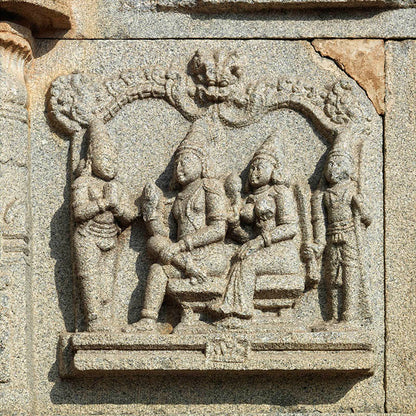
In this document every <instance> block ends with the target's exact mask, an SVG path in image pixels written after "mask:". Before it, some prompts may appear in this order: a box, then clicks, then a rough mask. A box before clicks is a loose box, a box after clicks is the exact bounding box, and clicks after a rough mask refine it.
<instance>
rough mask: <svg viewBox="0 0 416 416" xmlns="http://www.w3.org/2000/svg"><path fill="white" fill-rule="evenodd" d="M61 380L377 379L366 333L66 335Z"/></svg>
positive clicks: (61, 346) (61, 348)
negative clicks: (207, 376) (168, 376)
mask: <svg viewBox="0 0 416 416" xmlns="http://www.w3.org/2000/svg"><path fill="white" fill-rule="evenodd" d="M58 354H59V361H60V363H59V364H60V375H61V377H77V376H82V377H85V376H102V375H120V374H140V373H147V374H149V372H150V373H154V374H157V373H167V372H168V373H169V372H176V373H181V372H182V373H186V372H188V371H192V374H195V372H198V371H200V372H217V373H227V372H240V373H241V372H250V373H253V372H254V373H266V372H267V373H277V372H286V373H288V372H290V373H293V372H301V373H319V372H325V373H353V374H368V375H369V374H372V373H373V366H374V351H373V347H372V343H371V340H370V339H369V337H368V335H367V334H365V333H363V332H362V331H357V330H355V331H354V330H351V331H347V330H346V331H344V332H341V331H339V332H328V331H322V332H281V333H278V334H272V335H270V334H265V333H264V334H261V333H258V332H257V333H253V332H251V333H249V332H246V333H243V332H242V331H239V332H238V333H235V334H234V333H233V332H232V331H229V330H228V331H220V330H219V331H217V332H211V333H209V334H207V333H205V334H202V333H201V334H192V335H191V334H170V335H154V334H151V335H150V334H149V335H144V334H140V333H130V334H126V333H117V332H111V333H106V332H101V333H87V332H84V333H64V334H62V335H61V337H60V343H59V350H58Z"/></svg>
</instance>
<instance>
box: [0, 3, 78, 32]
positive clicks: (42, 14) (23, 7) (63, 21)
mask: <svg viewBox="0 0 416 416" xmlns="http://www.w3.org/2000/svg"><path fill="white" fill-rule="evenodd" d="M0 10H3V11H6V12H9V13H13V14H15V15H17V16H19V17H20V18H23V19H25V20H26V21H27V22H28V24H29V25H30V26H31V28H32V29H33V30H34V31H35V32H44V31H51V30H56V29H61V30H65V29H70V28H71V19H70V15H71V10H70V7H69V5H68V2H67V0H0Z"/></svg>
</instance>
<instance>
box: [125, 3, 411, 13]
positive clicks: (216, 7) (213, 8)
mask: <svg viewBox="0 0 416 416" xmlns="http://www.w3.org/2000/svg"><path fill="white" fill-rule="evenodd" d="M121 3H122V5H124V8H126V9H133V10H134V9H136V10H140V11H145V10H146V9H147V10H152V9H153V10H160V11H164V10H175V9H177V10H183V11H189V12H202V13H203V12H207V13H211V12H213V13H218V12H237V13H241V12H256V11H264V10H279V9H288V8H296V9H311V8H343V7H350V8H351V7H359V8H402V7H412V6H414V3H412V2H411V1H407V0H403V1H402V0H147V1H142V2H138V1H137V0H121Z"/></svg>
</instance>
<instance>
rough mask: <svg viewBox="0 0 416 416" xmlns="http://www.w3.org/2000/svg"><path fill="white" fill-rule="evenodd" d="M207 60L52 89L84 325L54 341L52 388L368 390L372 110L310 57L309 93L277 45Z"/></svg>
mask: <svg viewBox="0 0 416 416" xmlns="http://www.w3.org/2000/svg"><path fill="white" fill-rule="evenodd" d="M207 45H208V46H209V47H207ZM203 46H204V47H201V45H198V43H197V42H195V43H192V44H191V43H190V45H189V46H187V47H186V48H184V49H183V50H178V49H175V48H176V47H173V46H172V47H170V46H168V45H167V46H166V50H167V55H166V57H162V56H161V57H160V58H159V59H158V62H159V64H160V66H155V65H154V62H155V59H154V57H153V55H150V57H148V58H146V57H143V55H139V56H141V57H140V59H137V68H138V69H133V70H124V69H123V66H119V64H117V65H115V66H114V67H113V66H110V67H109V68H107V69H106V68H104V67H100V66H99V65H100V64H99V63H98V62H99V60H98V58H96V60H97V63H98V64H97V65H98V66H97V68H99V69H98V70H95V71H91V72H90V73H86V72H82V73H74V74H71V73H70V74H68V75H64V76H61V77H59V78H57V79H56V80H55V81H54V82H53V83H52V85H51V89H50V94H49V97H50V100H49V101H48V112H49V119H50V121H51V122H52V123H53V127H54V128H55V129H56V130H57V131H59V132H60V135H61V137H62V138H67V139H69V140H70V146H71V148H70V154H69V159H70V160H69V164H68V168H69V172H70V175H71V182H72V188H71V204H70V206H68V207H67V209H68V210H69V209H71V212H72V220H71V221H72V226H73V232H72V244H73V254H74V266H76V267H74V277H75V279H74V281H75V288H76V293H77V294H78V295H76V296H75V299H77V298H78V299H79V302H80V307H79V312H80V315H79V317H80V318H82V319H78V321H77V322H76V325H77V331H76V332H73V331H71V332H68V333H64V334H62V337H61V340H60V346H59V360H60V371H61V375H62V376H83V375H93V374H101V375H102V374H104V373H107V374H120V373H123V374H125V373H127V374H134V373H141V372H152V371H174V372H175V371H177V372H181V371H188V370H195V371H201V370H202V371H210V372H218V371H220V372H221V371H225V372H228V371H244V369H249V370H252V371H259V372H262V371H279V372H287V371H295V372H296V371H310V372H316V371H329V372H334V371H335V372H351V373H354V374H358V373H359V374H361V375H363V374H364V375H369V374H372V373H373V372H375V375H374V376H372V377H370V379H371V381H369V382H368V383H370V384H374V383H378V381H376V380H379V373H377V368H379V367H378V366H379V365H380V352H381V351H382V350H381V349H380V348H381V347H380V346H381V345H382V341H381V338H380V334H381V332H382V331H381V332H380V328H382V327H380V314H379V308H380V305H381V304H382V302H381V301H380V299H381V300H382V292H379V290H380V274H379V273H380V264H381V265H382V263H379V261H380V258H379V257H377V255H374V253H377V252H378V251H377V250H378V249H379V247H380V246H379V245H378V244H379V242H378V240H377V238H376V239H375V240H374V236H375V235H378V233H379V230H380V224H381V222H380V218H381V215H380V210H381V205H380V201H381V199H380V195H381V194H380V190H381V189H382V188H381V185H380V184H381V181H380V177H377V179H376V182H373V180H372V179H371V180H370V179H369V178H370V172H371V171H374V167H376V168H379V169H381V168H380V166H381V165H380V164H379V162H380V159H379V155H378V153H377V152H378V151H379V150H376V149H379V148H377V146H381V144H380V143H381V136H380V135H379V132H380V130H379V128H380V126H378V124H377V123H378V122H377V116H376V113H375V111H374V108H373V107H372V104H371V102H369V100H368V99H367V98H366V97H365V94H364V93H363V92H362V91H361V90H360V89H359V87H358V86H357V85H356V84H355V83H354V82H352V81H350V80H349V79H348V77H346V76H345V75H343V74H342V72H341V71H339V70H338V69H336V68H335V67H333V66H331V65H329V66H328V65H326V66H325V65H323V64H322V62H323V61H324V60H322V58H320V57H319V58H318V57H316V58H315V57H313V58H312V59H311V61H312V64H308V65H309V67H308V68H309V69H308V72H304V73H305V76H304V77H303V78H302V76H301V75H302V66H301V69H298V68H297V69H293V68H294V67H293V66H291V65H292V64H290V65H287V66H285V64H284V63H283V58H282V57H281V54H282V53H283V52H284V48H285V46H284V42H282V43H279V45H278V46H279V47H278V48H277V47H276V49H274V48H273V47H272V48H271V52H270V51H269V52H268V53H263V52H259V43H258V42H253V43H251V44H250V42H249V43H247V44H246V43H237V42H235V43H234V42H228V43H226V42H224V43H218V44H215V45H212V46H211V45H209V42H207V43H206V45H205V44H204V45H203ZM281 48H283V52H282V50H280V49H281ZM299 48H300V50H301V48H304V46H302V47H299ZM260 49H261V48H260ZM110 52H111V51H110V49H109V50H108V53H110ZM136 52H137V51H136ZM103 53H104V52H103ZM105 53H107V52H105ZM131 53H133V50H132V51H131ZM290 53H291V54H292V55H293V54H296V48H294V49H293V50H291V51H290ZM308 53H311V54H312V53H313V51H312V49H311V50H310V52H308ZM173 55H174V56H173ZM299 55H300V56H301V53H300V52H299ZM313 56H314V55H313ZM172 57H175V58H177V61H176V62H175V60H172ZM302 59H305V58H301V59H300V61H299V62H300V65H303V64H302ZM142 60H143V61H142ZM293 61H295V60H292V62H293ZM117 62H118V61H117ZM149 63H151V64H150V65H149ZM94 65H95V64H94ZM313 65H316V73H314V72H313V70H311V69H310V68H314V66H313ZM305 67H307V66H306V65H305ZM101 68H103V69H101ZM80 69H82V68H80ZM292 70H293V71H292ZM82 71H84V70H83V69H82ZM119 71H120V72H119ZM292 72H293V73H292ZM114 74H115V75H114ZM322 74H324V75H322ZM321 78H322V79H321ZM299 80H301V81H299ZM306 81H307V82H306ZM107 169H108V171H107ZM380 172H381V170H380ZM77 210H78V211H79V212H77ZM371 220H372V222H371ZM370 222H371V224H370ZM367 226H368V227H367ZM82 234H84V235H82ZM369 241H376V242H375V243H374V244H373V245H371V244H369ZM374 249H376V250H375V251H374ZM371 253H372V254H371ZM94 262H95V263H94ZM94 264H97V265H99V266H93V265H94ZM84 265H85V266H86V267H84V268H83V266H84ZM367 283H368V284H369V285H368V287H367V286H366V285H367ZM88 292H89V293H88ZM380 296H381V298H380ZM369 297H370V298H371V302H367V301H368V298H369ZM94 302H95V305H98V306H96V309H95V310H96V311H98V312H94V311H93V308H94ZM75 303H76V302H75ZM370 303H371V305H370ZM370 306H371V308H370ZM77 308H78V307H77V306H76V309H77ZM89 308H90V312H89ZM351 311H352V312H351ZM349 312H351V314H350V313H349ZM380 341H381V343H380ZM165 356H166V357H167V359H161V357H165ZM357 357H359V359H357Z"/></svg>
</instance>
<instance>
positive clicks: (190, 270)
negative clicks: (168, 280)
mask: <svg viewBox="0 0 416 416" xmlns="http://www.w3.org/2000/svg"><path fill="white" fill-rule="evenodd" d="M185 274H186V276H189V278H190V279H191V283H192V284H195V283H199V284H201V283H204V282H206V281H207V275H206V273H205V272H204V271H203V270H201V269H198V268H196V267H194V266H193V265H189V264H188V265H187V266H186V270H185Z"/></svg>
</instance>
